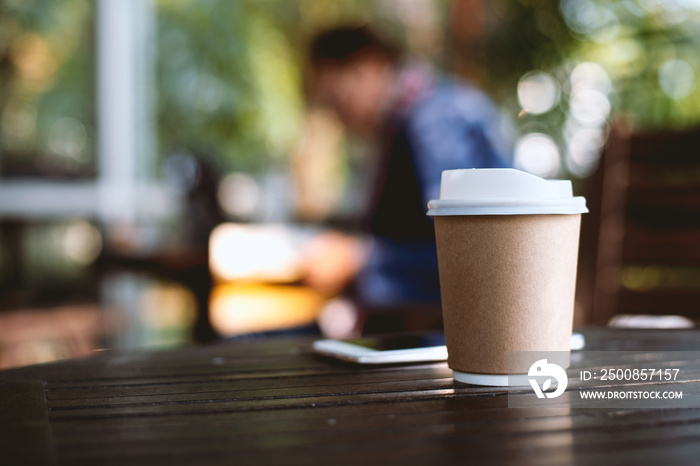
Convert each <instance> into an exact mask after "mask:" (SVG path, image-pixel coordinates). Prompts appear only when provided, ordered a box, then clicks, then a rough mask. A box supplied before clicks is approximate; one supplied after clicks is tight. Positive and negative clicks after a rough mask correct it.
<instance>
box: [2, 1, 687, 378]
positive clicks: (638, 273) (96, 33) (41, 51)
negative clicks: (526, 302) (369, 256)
mask: <svg viewBox="0 0 700 466" xmlns="http://www.w3.org/2000/svg"><path fill="white" fill-rule="evenodd" d="M348 21H352V22H368V23H370V24H372V25H373V26H374V27H375V28H378V29H381V30H382V31H383V32H385V33H386V34H387V35H389V36H390V37H392V38H393V39H394V40H396V41H398V42H400V43H402V44H404V46H405V47H406V48H407V50H409V51H410V53H411V54H412V55H414V56H417V57H422V58H424V59H427V60H430V61H431V62H432V63H434V64H435V65H436V66H437V67H439V68H441V69H443V70H446V71H449V72H451V73H454V74H456V75H458V76H462V77H464V78H466V79H469V80H471V81H472V82H474V83H476V84H477V85H478V86H480V87H481V88H482V89H484V90H486V91H487V92H488V93H489V94H490V95H491V96H492V97H493V99H494V101H495V102H496V103H497V105H498V106H499V107H500V108H501V110H502V111H503V113H504V119H503V125H504V126H505V127H506V128H509V131H511V132H512V134H514V135H515V147H514V164H515V166H516V167H517V168H520V169H522V170H525V171H528V172H531V173H534V174H536V175H539V176H542V177H547V178H568V179H571V180H573V181H574V186H575V189H576V190H577V191H578V192H579V193H582V194H584V195H586V196H588V198H589V206H591V209H592V216H591V217H592V218H593V220H587V222H588V224H587V225H584V236H583V237H582V256H581V268H582V269H581V271H580V279H581V280H582V281H583V283H582V284H581V285H580V287H579V295H580V296H579V298H578V300H577V310H576V312H577V314H576V322H577V323H578V324H590V323H606V322H608V321H609V319H610V317H612V315H613V314H614V312H613V311H611V310H610V309H612V308H616V309H617V307H619V303H620V302H621V300H623V299H628V300H631V302H632V303H633V304H630V307H629V309H630V310H631V312H632V313H639V314H650V313H653V311H654V310H653V309H651V308H650V307H649V305H648V303H676V302H678V303H680V304H677V305H676V304H672V305H669V306H668V308H659V307H658V305H657V307H656V308H654V309H657V310H659V311H667V312H666V313H671V314H683V315H685V316H686V317H690V319H691V320H693V318H694V315H693V310H697V309H700V299H698V296H699V293H700V267H698V264H697V262H693V260H697V259H698V257H696V256H698V253H696V252H693V250H692V247H691V248H690V249H687V248H685V249H683V250H682V251H678V250H677V249H678V247H680V245H681V244H683V243H682V240H688V241H689V243H688V244H694V243H693V242H694V241H695V239H696V238H697V236H693V234H695V233H697V231H696V230H697V228H698V227H700V225H699V224H698V223H699V222H700V220H698V219H700V216H696V217H694V216H693V213H695V214H697V213H698V209H699V208H700V200H699V199H700V196H699V194H698V193H700V190H698V186H700V168H698V165H697V158H698V156H699V155H698V149H697V147H700V146H698V145H695V144H694V142H693V141H695V139H693V136H694V135H695V133H694V132H693V130H692V128H693V127H694V126H696V125H698V124H699V123H700V86H698V84H697V82H698V76H699V75H700V53H699V52H700V2H699V1H697V0H664V1H661V0H614V1H613V0H605V1H603V0H561V1H542V0H492V1H484V0H380V1H359V0H263V1H253V0H250V1H248V0H246V1H243V0H99V1H89V0H0V368H6V367H13V366H19V365H24V364H31V363H37V362H45V361H51V360H55V359H59V358H66V357H75V356H81V355H86V354H90V353H92V352H93V351H95V350H97V349H101V348H140V347H163V346H171V345H181V344H187V343H190V342H195V341H199V342H204V341H210V340H212V339H215V338H245V337H252V336H259V335H261V334H263V335H264V334H269V332H275V331H277V332H279V331H287V330H290V329H291V330H292V331H294V330H295V329H296V330H298V329H306V330H308V331H309V332H311V333H313V332H314V330H309V329H318V327H319V326H320V331H322V332H323V333H324V334H330V335H343V334H344V331H343V329H347V328H350V327H352V328H353V329H355V330H356V326H357V322H355V320H353V319H355V317H354V316H353V310H352V306H351V305H350V304H349V303H348V302H347V301H346V300H344V299H342V297H337V296H329V295H327V294H322V293H320V292H318V291H314V290H312V289H310V288H308V287H306V286H304V285H303V283H301V282H300V270H299V268H300V266H299V263H300V258H299V256H300V255H301V254H303V251H304V245H305V243H306V241H307V240H308V238H310V237H311V236H313V235H314V234H316V233H318V232H320V231H323V230H325V229H328V228H336V229H343V230H346V231H353V229H354V228H356V225H357V223H358V218H359V216H360V214H361V209H362V206H363V204H364V202H365V199H364V198H363V193H365V192H366V189H365V185H364V183H365V182H366V180H365V177H364V176H363V175H362V174H363V170H364V167H365V164H366V159H367V155H366V153H367V150H366V147H364V145H363V143H362V142H361V141H358V140H356V139H354V138H352V137H350V136H348V135H346V134H345V133H344V132H343V129H342V127H341V126H340V124H339V123H338V122H337V121H336V120H335V119H334V118H333V117H332V115H330V114H328V113H327V112H325V111H324V110H322V109H319V108H307V107H306V106H305V103H304V95H303V75H304V69H305V50H306V43H307V40H308V37H309V36H310V35H311V34H312V33H314V32H315V31H318V30H319V29H322V28H324V27H328V26H332V25H334V24H337V23H339V22H348ZM649 135H651V136H649ZM645 137H647V138H650V139H644V138H645ZM664 138H665V139H664ZM683 138H686V139H683ZM679 140H680V141H681V142H675V141H679ZM698 140H699V141H700V138H698ZM630 141H631V142H630ZM640 141H641V142H640ZM645 141H648V142H645ZM658 141H662V143H659V142H658ZM664 141H665V142H664ZM654 144H657V145H656V146H654ZM659 144H660V145H659ZM647 147H657V149H656V152H654V153H653V154H651V155H649V154H646V155H644V154H643V155H642V156H641V159H639V160H642V159H644V160H647V159H653V160H652V162H653V163H652V168H643V167H641V162H639V160H638V159H636V158H635V157H636V155H635V154H636V153H637V152H644V148H647ZM658 147H660V149H658ZM685 152H687V154H686V155H682V154H681V153H685ZM603 153H604V154H606V155H605V157H609V163H607V164H605V163H603V162H601V154H603ZM608 154H610V155H608ZM620 154H622V155H620ZM679 154H681V155H682V156H681V155H679ZM645 157H646V159H645ZM679 157H680V158H679ZM603 160H605V158H604V159H603ZM638 162H639V163H638ZM603 167H605V168H606V169H605V170H603ZM620 167H622V168H620ZM649 173H652V174H654V176H656V178H654V179H653V181H649V180H648V179H647V178H645V179H644V180H646V181H642V182H640V183H639V184H638V185H635V184H634V183H635V180H638V179H641V178H640V177H641V176H642V175H644V174H649ZM659 173H662V174H663V176H661V175H658V174H659ZM640 174H641V175H640ZM657 175H658V176H657ZM669 186H670V188H671V191H668V190H665V189H666V188H668V187H669ZM635 189H636V191H635ZM674 190H675V191H674ZM669 192H670V194H669ZM635 196H636V197H635ZM640 196H641V199H642V201H640V202H641V204H639V205H636V204H635V205H632V204H630V202H632V201H634V200H635V199H637V200H639V199H640ZM645 196H646V197H645ZM644 199H646V200H647V201H646V203H645V202H644ZM665 199H667V200H669V205H671V206H672V207H671V208H667V207H665V206H664V205H663V204H661V202H662V201H664V200H665ZM674 202H675V204H674ZM649 206H652V207H655V208H656V211H654V212H651V213H649V212H647V211H645V213H642V214H639V215H638V217H637V220H639V222H638V223H640V224H641V225H642V227H643V226H644V224H645V222H646V226H648V227H650V228H649V229H650V230H651V231H652V233H648V234H647V233H644V234H643V235H642V237H643V239H644V238H646V243H644V242H643V241H642V242H641V243H639V244H641V245H636V246H629V247H628V246H626V243H625V244H623V239H622V237H623V235H624V234H625V232H628V233H629V232H630V231H632V232H633V233H634V232H636V231H637V229H635V228H637V227H629V222H630V220H628V219H627V216H628V214H632V215H631V216H632V217H634V215H633V214H634V213H635V212H639V209H641V208H642V207H649ZM635 209H637V210H635ZM674 209H675V210H674ZM669 212H676V213H678V216H677V217H678V218H683V219H686V220H687V221H688V222H690V223H688V222H686V223H683V222H681V223H677V222H676V223H674V221H675V220H673V219H672V218H671V217H669V214H668V213H669ZM674 218H675V217H674ZM640 219H641V220H640ZM632 221H634V218H633V219H632ZM693 222H694V223H693ZM670 224H673V225H675V226H676V227H678V229H677V231H676V230H674V231H670V232H668V231H666V232H662V233H661V234H662V240H658V239H655V238H656V237H654V238H651V237H650V236H649V235H650V234H655V233H653V232H654V231H656V230H659V228H660V227H662V226H664V225H670ZM630 228H631V229H630ZM639 228H641V227H639ZM681 228H683V229H685V230H687V231H680V229H681ZM688 231H691V233H688ZM644 235H647V236H644ZM663 235H666V236H663ZM674 235H676V236H674ZM628 237H629V238H632V237H633V235H632V234H631V233H630V234H629V235H628ZM659 241H661V242H659ZM658 245H661V246H658ZM664 245H665V246H664ZM674 245H675V246H674ZM635 247H636V248H638V250H637V249H634V248H635ZM674 247H675V248H676V249H673V248H674ZM629 248H632V249H629ZM650 250H651V251H655V252H657V253H658V254H657V255H658V257H656V259H654V260H647V259H648V258H647V257H646V256H645V254H646V253H647V252H648V251H650ZM635 251H637V252H636V253H635ZM664 251H666V252H668V254H662V253H663V252H664ZM635 254H636V255H635ZM662 256H663V257H662ZM670 256H672V259H671V260H667V259H668V257H670ZM693 258H695V259H693ZM681 289H682V292H679V293H675V291H679V290H681ZM676 295H679V296H680V298H678V297H674V296H676ZM654 299H656V301H654ZM635 300H636V301H635ZM673 300H676V301H673ZM634 303H637V304H636V305H635V304H634ZM606 306H607V307H606ZM635 306H636V307H635ZM645 306H646V307H645ZM683 306H685V307H683ZM601 309H602V310H601ZM316 332H317V333H318V331H316ZM345 333H347V332H345Z"/></svg>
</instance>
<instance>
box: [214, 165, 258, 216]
mask: <svg viewBox="0 0 700 466" xmlns="http://www.w3.org/2000/svg"><path fill="white" fill-rule="evenodd" d="M218 198H219V204H220V205H221V208H222V209H224V211H225V212H226V213H227V214H229V215H233V216H235V217H243V218H249V217H252V216H253V213H254V212H255V209H256V208H257V207H258V204H259V201H260V188H259V187H258V183H257V182H256V181H255V180H254V179H253V178H252V177H250V176H249V175H246V174H245V173H230V174H228V175H226V176H225V177H224V179H223V180H221V183H220V184H219V190H218Z"/></svg>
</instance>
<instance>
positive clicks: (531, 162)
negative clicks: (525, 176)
mask: <svg viewBox="0 0 700 466" xmlns="http://www.w3.org/2000/svg"><path fill="white" fill-rule="evenodd" d="M515 168H517V169H519V170H524V171H526V172H529V173H532V174H533V175H537V176H541V177H543V178H551V177H553V176H555V175H556V174H557V172H558V171H559V149H558V148H557V145H556V143H555V142H554V141H553V140H552V138H551V137H549V136H547V135H546V134H543V133H530V134H526V135H525V136H523V137H521V138H520V139H519V140H518V141H517V142H516V144H515Z"/></svg>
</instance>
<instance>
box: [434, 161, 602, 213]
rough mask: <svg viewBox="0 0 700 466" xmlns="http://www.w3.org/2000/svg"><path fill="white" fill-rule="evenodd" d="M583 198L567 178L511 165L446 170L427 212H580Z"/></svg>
mask: <svg viewBox="0 0 700 466" xmlns="http://www.w3.org/2000/svg"><path fill="white" fill-rule="evenodd" d="M585 212H588V209H587V208H586V199H585V198H583V197H580V196H578V197H574V194H573V190H572V188H571V181H569V180H545V179H543V178H540V177H538V176H535V175H531V174H529V173H526V172H522V171H519V170H514V169H512V168H472V169H466V170H445V171H443V172H442V181H441V183H440V199H438V200H434V201H430V202H428V215H528V214H530V215H531V214H582V213H585Z"/></svg>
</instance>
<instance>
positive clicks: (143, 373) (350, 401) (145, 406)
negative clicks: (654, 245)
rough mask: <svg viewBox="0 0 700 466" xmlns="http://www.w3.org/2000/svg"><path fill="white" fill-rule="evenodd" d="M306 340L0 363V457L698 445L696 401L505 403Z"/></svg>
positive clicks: (469, 457)
mask: <svg viewBox="0 0 700 466" xmlns="http://www.w3.org/2000/svg"><path fill="white" fill-rule="evenodd" d="M583 333H584V335H585V337H586V340H587V347H586V349H587V350H625V351H632V350H635V351H660V350H666V351H668V350H685V351H691V350H699V349H700V332H697V331H692V330H676V331H640V330H612V329H587V330H586V329H584V330H583ZM310 345H311V340H310V339H267V340H251V341H238V342H229V343H220V344H217V345H212V346H204V347H198V348H185V349H177V350H171V351H165V352H153V353H148V352H106V353H103V354H100V355H98V356H95V357H92V358H87V359H83V360H75V361H68V362H60V363H53V364H48V365H41V366H33V367H26V368H23V369H16V370H11V371H4V372H0V419H2V421H1V422H0V439H1V440H2V445H3V447H2V449H0V462H3V463H7V462H10V463H12V462H13V461H14V462H19V463H21V464H45V463H54V462H55V463H61V464H171V463H173V462H179V463H184V464H330V463H332V464H338V463H348V464H349V463H353V464H358V463H362V464H366V463H371V464H378V463H385V462H393V463H409V464H448V463H449V464H464V463H465V462H468V461H478V462H479V463H480V464H489V463H490V464H538V465H540V464H572V463H575V464H594V465H600V464H660V463H664V464H666V463H667V464H690V463H694V462H696V461H697V457H698V455H699V454H700V422H699V421H700V410H696V409H651V410H649V409H646V410H620V409H587V408H566V409H561V408H559V409H542V408H527V409H525V408H519V409H515V408H508V401H507V396H506V394H507V393H508V389H505V388H492V387H476V386H470V385H463V384H459V383H455V382H454V381H453V379H452V377H451V372H450V370H449V369H448V368H447V365H446V364H445V363H431V364H416V365H401V366H385V367H372V368H369V367H358V366H353V365H346V364H342V363H340V362H337V361H333V360H326V359H321V358H318V357H316V356H314V355H313V354H312V353H311V351H310ZM683 362H684V364H686V367H690V368H691V369H694V370H696V372H697V369H698V368H700V361H683ZM584 365H585V361H584ZM573 370H576V369H573ZM669 384H670V383H666V386H668V385H669ZM675 387H679V385H675ZM683 390H684V391H688V392H691V393H690V394H691V395H693V394H697V392H698V384H697V383H690V384H689V383H686V384H684V385H683Z"/></svg>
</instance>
